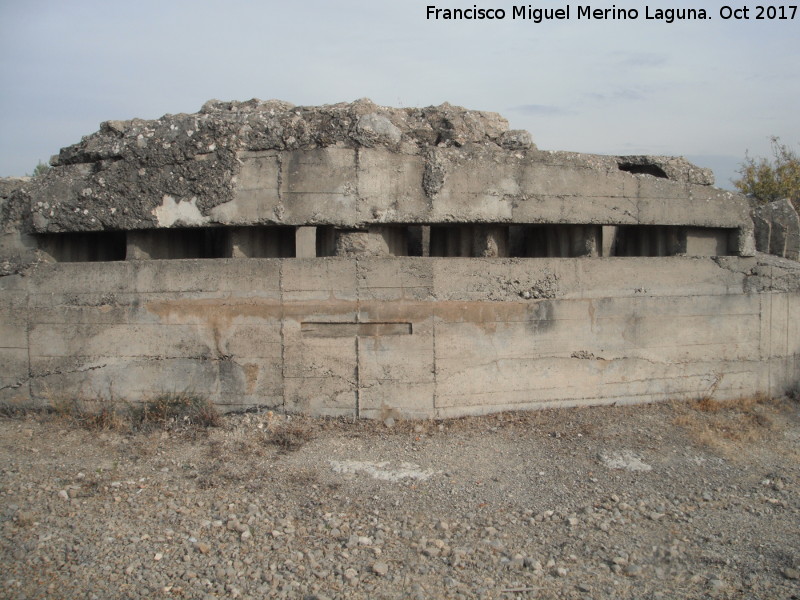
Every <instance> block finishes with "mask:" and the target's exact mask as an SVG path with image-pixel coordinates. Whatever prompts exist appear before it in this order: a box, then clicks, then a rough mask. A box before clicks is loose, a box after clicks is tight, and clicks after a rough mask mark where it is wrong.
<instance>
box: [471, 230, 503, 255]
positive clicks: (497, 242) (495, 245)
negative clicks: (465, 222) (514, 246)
mask: <svg viewBox="0 0 800 600" xmlns="http://www.w3.org/2000/svg"><path fill="white" fill-rule="evenodd" d="M472 256H485V257H491V258H497V257H504V256H508V227H507V226H505V225H474V226H473V228H472Z"/></svg>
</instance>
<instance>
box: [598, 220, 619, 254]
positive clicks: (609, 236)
mask: <svg viewBox="0 0 800 600" xmlns="http://www.w3.org/2000/svg"><path fill="white" fill-rule="evenodd" d="M600 237H601V250H600V256H614V251H615V247H616V243H617V228H616V226H615V225H604V226H603V227H602V228H601V232H600Z"/></svg>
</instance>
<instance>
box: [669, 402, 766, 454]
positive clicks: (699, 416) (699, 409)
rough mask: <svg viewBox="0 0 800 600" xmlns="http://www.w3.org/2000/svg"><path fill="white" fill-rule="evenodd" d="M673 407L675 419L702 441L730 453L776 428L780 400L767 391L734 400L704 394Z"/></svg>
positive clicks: (679, 424) (695, 438)
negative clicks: (775, 418)
mask: <svg viewBox="0 0 800 600" xmlns="http://www.w3.org/2000/svg"><path fill="white" fill-rule="evenodd" d="M673 409H674V411H675V413H676V415H675V418H674V419H673V423H674V424H675V425H678V426H680V427H683V428H684V429H686V430H687V431H688V433H689V434H690V435H691V436H692V438H694V440H695V441H696V442H697V443H698V444H700V445H702V446H706V447H709V448H712V449H716V450H719V451H721V452H724V453H726V454H729V453H735V452H736V450H737V449H740V448H741V446H742V445H743V444H752V443H755V442H758V441H761V440H763V439H765V437H766V436H767V435H768V434H769V433H770V432H771V431H773V430H774V428H775V421H774V415H775V414H776V411H777V410H778V409H779V401H778V400H775V399H772V398H769V397H768V396H766V395H756V396H746V397H742V398H738V399H736V400H730V401H720V400H714V399H712V398H701V399H699V400H695V401H692V402H688V403H687V402H684V403H677V402H676V403H675V404H673Z"/></svg>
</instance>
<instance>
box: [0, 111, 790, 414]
mask: <svg viewBox="0 0 800 600" xmlns="http://www.w3.org/2000/svg"><path fill="white" fill-rule="evenodd" d="M52 164H53V168H52V169H50V171H48V173H47V174H46V175H44V176H42V177H36V178H33V179H31V180H28V181H23V182H8V183H7V184H6V183H3V185H0V192H2V195H3V197H2V204H0V209H1V211H2V215H0V216H2V232H1V234H2V236H3V237H2V238H0V260H2V262H1V263H0V265H2V271H1V272H0V400H19V401H21V402H30V401H34V402H50V401H53V400H54V399H57V398H59V397H62V396H69V397H91V398H96V397H99V398H104V399H124V400H126V401H138V400H146V399H148V398H151V397H153V396H155V395H158V394H161V393H164V392H176V391H184V390H190V391H195V392H198V393H201V394H204V395H207V396H208V397H209V398H211V399H212V400H213V401H214V402H216V403H217V404H219V405H221V406H223V407H227V408H230V409H237V408H245V407H251V406H269V407H275V408H279V409H282V410H286V411H292V412H308V413H311V414H331V415H358V416H364V417H381V416H384V415H390V416H409V417H432V416H439V417H442V416H455V415H461V414H469V413H482V412H489V411H496V410H503V409H509V408H515V409H518V408H533V407H541V406H550V405H571V404H585V403H592V404H602V403H611V402H643V401H652V400H658V399H664V398H687V397H698V396H706V395H710V396H713V397H715V398H732V397H736V396H742V395H748V394H754V393H761V392H763V393H780V392H782V391H783V390H785V389H786V388H788V387H790V386H792V385H796V384H797V381H798V374H799V373H800V364H799V363H798V356H800V335H798V334H800V331H798V330H797V329H798V323H800V266H799V265H798V263H796V262H792V261H788V260H785V259H780V258H776V257H770V256H767V255H763V254H756V253H755V245H754V239H753V225H752V221H751V219H750V216H749V207H748V203H747V201H746V199H744V198H743V197H742V196H739V195H736V194H731V193H729V192H726V191H724V190H720V189H717V188H714V187H712V184H713V178H712V177H711V174H710V172H708V171H707V170H704V169H699V168H698V167H695V166H694V165H691V164H690V163H688V162H687V161H685V160H684V159H682V158H671V157H651V156H625V157H609V156H595V155H583V154H575V153H568V152H547V151H540V150H538V149H537V148H536V147H535V146H534V145H533V143H532V141H531V137H530V135H529V134H528V133H527V132H522V131H509V130H508V124H507V122H506V121H505V120H504V119H503V118H502V117H500V116H499V115H496V114H494V113H484V112H477V111H469V110H465V109H463V108H459V107H454V106H450V105H448V104H444V105H441V106H438V107H429V108H424V109H394V108H387V107H381V106H377V105H375V104H373V103H372V102H370V101H368V100H360V101H358V102H354V103H350V104H337V105H331V106H322V107H294V106H292V105H289V104H287V103H283V102H278V101H269V102H261V101H257V100H253V101H250V102H245V103H237V102H230V103H224V102H216V101H212V102H210V103H208V104H206V105H205V106H204V107H203V109H202V110H201V111H200V112H199V113H197V114H192V115H186V114H181V115H167V116H165V117H163V118H161V119H158V120H156V121H143V120H132V121H126V122H121V121H108V122H106V123H103V124H102V125H101V128H100V131H99V132H97V133H95V134H92V135H90V136H87V137H85V138H84V139H83V140H82V141H81V142H80V143H78V144H76V145H74V146H71V147H69V148H65V149H63V150H62V151H61V153H60V154H59V155H58V156H57V157H54V159H53V160H52ZM785 237H786V236H784V238H785ZM774 243H775V244H777V242H774ZM772 244H773V242H772V241H770V242H769V245H770V246H771V245H772ZM784 253H785V252H784ZM409 255H411V256H409Z"/></svg>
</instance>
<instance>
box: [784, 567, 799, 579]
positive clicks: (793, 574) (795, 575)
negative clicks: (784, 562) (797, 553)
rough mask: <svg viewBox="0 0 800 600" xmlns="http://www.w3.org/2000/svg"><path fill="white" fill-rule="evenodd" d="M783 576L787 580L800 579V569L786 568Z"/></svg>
mask: <svg viewBox="0 0 800 600" xmlns="http://www.w3.org/2000/svg"><path fill="white" fill-rule="evenodd" d="M783 576H784V577H786V579H800V569H792V568H791V567H786V568H785V569H784V570H783Z"/></svg>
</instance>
